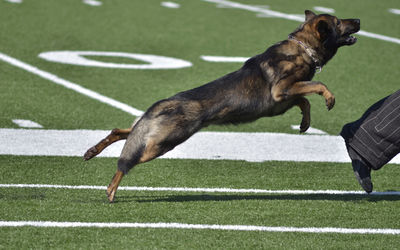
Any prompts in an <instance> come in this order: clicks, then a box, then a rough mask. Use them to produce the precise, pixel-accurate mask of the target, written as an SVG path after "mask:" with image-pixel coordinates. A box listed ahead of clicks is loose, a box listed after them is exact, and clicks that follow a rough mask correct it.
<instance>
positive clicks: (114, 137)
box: [83, 117, 141, 161]
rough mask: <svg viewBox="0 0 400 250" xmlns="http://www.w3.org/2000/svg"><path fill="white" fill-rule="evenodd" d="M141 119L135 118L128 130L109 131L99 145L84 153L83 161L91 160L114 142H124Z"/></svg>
mask: <svg viewBox="0 0 400 250" xmlns="http://www.w3.org/2000/svg"><path fill="white" fill-rule="evenodd" d="M140 119H141V117H138V118H136V120H135V121H134V122H133V125H132V127H131V128H128V129H119V128H115V129H113V130H112V131H111V133H110V134H109V135H108V136H106V137H105V138H104V139H103V140H101V141H100V142H99V143H97V144H96V145H94V146H93V147H91V148H89V149H88V150H87V151H86V153H85V154H84V156H83V159H85V160H86V161H88V160H90V159H92V158H93V157H95V156H96V155H98V154H100V153H101V152H102V151H103V150H104V149H105V148H106V147H108V146H110V145H111V144H113V143H114V142H117V141H120V140H126V138H128V135H129V134H130V133H131V131H132V130H133V128H134V127H135V125H136V123H137V122H138V121H139V120H140Z"/></svg>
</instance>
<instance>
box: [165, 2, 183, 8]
mask: <svg viewBox="0 0 400 250" xmlns="http://www.w3.org/2000/svg"><path fill="white" fill-rule="evenodd" d="M161 6H163V7H166V8H171V9H178V8H180V7H181V5H180V4H177V3H174V2H161Z"/></svg>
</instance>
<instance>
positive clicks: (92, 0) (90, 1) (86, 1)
mask: <svg viewBox="0 0 400 250" xmlns="http://www.w3.org/2000/svg"><path fill="white" fill-rule="evenodd" d="M82 2H83V3H84V4H87V5H91V6H100V5H102V4H103V3H102V2H100V1H96V0H83V1H82Z"/></svg>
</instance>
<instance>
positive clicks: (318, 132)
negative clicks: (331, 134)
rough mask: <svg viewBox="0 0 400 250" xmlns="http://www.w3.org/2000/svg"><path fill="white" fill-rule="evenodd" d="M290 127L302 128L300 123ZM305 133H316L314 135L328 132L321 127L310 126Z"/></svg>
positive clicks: (294, 128)
mask: <svg viewBox="0 0 400 250" xmlns="http://www.w3.org/2000/svg"><path fill="white" fill-rule="evenodd" d="M290 127H291V128H292V129H293V130H300V125H291V126H290ZM305 133H306V134H314V135H327V133H326V132H325V131H322V130H320V129H316V128H313V127H309V128H308V129H307V131H306V132H305Z"/></svg>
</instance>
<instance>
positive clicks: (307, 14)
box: [304, 10, 316, 22]
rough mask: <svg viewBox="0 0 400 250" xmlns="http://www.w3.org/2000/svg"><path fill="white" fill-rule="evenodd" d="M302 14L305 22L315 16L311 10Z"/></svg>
mask: <svg viewBox="0 0 400 250" xmlns="http://www.w3.org/2000/svg"><path fill="white" fill-rule="evenodd" d="M304 14H306V22H307V21H308V20H310V19H311V18H313V17H315V16H316V14H315V13H314V12H312V11H311V10H305V11H304Z"/></svg>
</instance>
